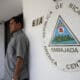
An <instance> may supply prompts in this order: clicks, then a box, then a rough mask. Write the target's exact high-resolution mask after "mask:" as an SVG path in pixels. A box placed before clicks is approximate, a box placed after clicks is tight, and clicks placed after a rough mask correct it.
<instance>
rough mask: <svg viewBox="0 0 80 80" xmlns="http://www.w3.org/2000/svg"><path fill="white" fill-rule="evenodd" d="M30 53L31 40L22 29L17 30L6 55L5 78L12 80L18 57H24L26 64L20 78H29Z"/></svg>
mask: <svg viewBox="0 0 80 80" xmlns="http://www.w3.org/2000/svg"><path fill="white" fill-rule="evenodd" d="M28 54H29V41H28V38H27V37H26V35H25V34H24V33H23V31H22V30H20V31H17V32H15V33H14V34H13V37H12V38H11V40H10V42H9V44H8V48H7V53H6V57H5V75H4V78H5V79H4V80H12V77H13V73H14V71H15V65H16V60H17V57H19V56H20V57H22V58H23V60H24V65H23V68H22V72H21V75H20V80H22V79H25V78H28V77H29V76H28V57H29V56H28Z"/></svg>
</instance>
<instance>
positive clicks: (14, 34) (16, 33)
mask: <svg viewBox="0 0 80 80" xmlns="http://www.w3.org/2000/svg"><path fill="white" fill-rule="evenodd" d="M21 32H22V29H21V30H18V31H16V32H14V33H13V37H15V36H16V35H18V34H20V33H21Z"/></svg>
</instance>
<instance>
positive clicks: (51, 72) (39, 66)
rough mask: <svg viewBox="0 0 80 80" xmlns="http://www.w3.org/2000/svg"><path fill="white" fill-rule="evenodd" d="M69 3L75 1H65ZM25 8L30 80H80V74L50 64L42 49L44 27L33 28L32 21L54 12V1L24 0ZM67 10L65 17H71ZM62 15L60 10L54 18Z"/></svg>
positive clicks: (77, 30)
mask: <svg viewBox="0 0 80 80" xmlns="http://www.w3.org/2000/svg"><path fill="white" fill-rule="evenodd" d="M69 1H71V2H72V1H73V0H64V2H65V3H68V2H69ZM23 7H24V9H23V11H24V17H25V24H26V29H25V32H26V34H27V35H28V37H29V40H30V80H80V72H64V71H61V70H59V69H57V68H56V67H55V66H53V65H52V64H51V63H50V61H49V60H48V58H47V56H46V55H45V53H44V52H43V48H42V27H43V25H39V26H36V27H32V21H33V20H34V19H36V18H38V17H40V16H46V15H47V13H48V12H49V11H50V10H53V7H54V4H53V1H52V0H23ZM67 10H68V9H67V8H65V12H64V14H65V15H69V11H68V13H66V11H67ZM55 12H56V11H55ZM60 13H62V15H63V16H64V14H63V12H62V11H60V10H58V11H57V12H56V13H55V15H54V16H57V15H58V14H60ZM73 17H76V16H73ZM64 18H65V16H64ZM76 18H78V17H76ZM67 19H68V18H67ZM74 25H75V24H74ZM74 25H73V26H74ZM74 30H76V32H79V30H80V29H76V28H73V31H74ZM76 32H75V33H76ZM78 37H79V35H78ZM79 38H80V37H79Z"/></svg>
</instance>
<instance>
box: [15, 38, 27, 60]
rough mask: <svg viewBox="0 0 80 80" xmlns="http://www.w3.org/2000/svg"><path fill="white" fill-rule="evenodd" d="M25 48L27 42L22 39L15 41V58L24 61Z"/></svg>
mask: <svg viewBox="0 0 80 80" xmlns="http://www.w3.org/2000/svg"><path fill="white" fill-rule="evenodd" d="M27 47H28V46H27V41H26V40H25V39H24V38H22V37H21V38H19V39H17V43H16V56H17V57H21V58H23V59H24V56H25V54H27Z"/></svg>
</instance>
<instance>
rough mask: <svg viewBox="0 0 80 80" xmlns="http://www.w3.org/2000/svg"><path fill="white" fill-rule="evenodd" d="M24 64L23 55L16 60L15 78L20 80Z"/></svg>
mask: <svg viewBox="0 0 80 80" xmlns="http://www.w3.org/2000/svg"><path fill="white" fill-rule="evenodd" d="M23 64H24V61H23V59H22V58H21V57H18V58H17V61H16V66H15V72H14V75H13V79H14V80H19V78H20V74H21V71H22V67H23Z"/></svg>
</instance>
